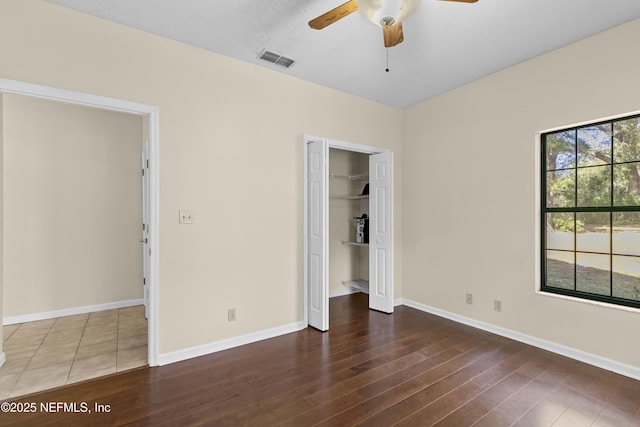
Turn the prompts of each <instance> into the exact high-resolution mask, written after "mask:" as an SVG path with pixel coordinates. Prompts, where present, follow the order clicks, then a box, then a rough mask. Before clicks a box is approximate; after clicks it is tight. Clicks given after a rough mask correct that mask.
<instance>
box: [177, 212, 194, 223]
mask: <svg viewBox="0 0 640 427" xmlns="http://www.w3.org/2000/svg"><path fill="white" fill-rule="evenodd" d="M178 222H179V223H180V224H194V223H195V219H194V218H193V211H192V210H179V211H178Z"/></svg>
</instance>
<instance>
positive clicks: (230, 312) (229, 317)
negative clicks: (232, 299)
mask: <svg viewBox="0 0 640 427" xmlns="http://www.w3.org/2000/svg"><path fill="white" fill-rule="evenodd" d="M227 320H228V321H229V322H235V321H236V309H235V308H230V309H229V310H227Z"/></svg>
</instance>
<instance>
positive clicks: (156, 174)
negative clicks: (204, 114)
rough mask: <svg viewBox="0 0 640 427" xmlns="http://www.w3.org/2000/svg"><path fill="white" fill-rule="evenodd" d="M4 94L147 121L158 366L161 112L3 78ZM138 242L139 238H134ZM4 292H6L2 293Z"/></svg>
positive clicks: (153, 344)
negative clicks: (140, 117) (117, 112)
mask: <svg viewBox="0 0 640 427" xmlns="http://www.w3.org/2000/svg"><path fill="white" fill-rule="evenodd" d="M0 93H12V94H16V95H24V96H32V97H36V98H43V99H48V100H51V101H58V102H65V103H68V104H76V105H82V106H86V107H93V108H100V109H103V110H112V111H119V112H123V113H129V114H137V115H141V116H143V117H144V118H145V119H146V120H147V126H148V131H149V135H148V136H149V247H150V249H151V254H150V255H149V306H150V307H149V327H148V349H149V350H148V362H149V366H157V365H158V334H159V330H158V282H159V274H158V272H159V269H158V267H159V265H158V260H159V256H158V255H159V249H160V242H159V240H158V237H159V234H160V233H159V231H160V229H159V225H160V222H159V211H160V209H159V207H160V203H159V195H160V179H159V178H160V171H159V166H160V161H159V160H160V157H159V149H160V140H159V130H160V122H159V120H160V119H159V115H160V109H159V108H158V107H156V106H153V105H146V104H139V103H136V102H130V101H125V100H122V99H115V98H107V97H104V96H98V95H91V94H87V93H82V92H74V91H70V90H66V89H59V88H53V87H49V86H42V85H37V84H33V83H26V82H21V81H17V80H9V79H2V78H0ZM132 238H137V236H132ZM0 291H2V290H1V289H0Z"/></svg>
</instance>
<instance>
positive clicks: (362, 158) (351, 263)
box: [329, 148, 369, 297]
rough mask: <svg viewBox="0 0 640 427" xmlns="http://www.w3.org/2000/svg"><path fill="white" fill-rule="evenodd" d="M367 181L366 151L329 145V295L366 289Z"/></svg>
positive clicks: (367, 265) (367, 282)
mask: <svg viewBox="0 0 640 427" xmlns="http://www.w3.org/2000/svg"><path fill="white" fill-rule="evenodd" d="M368 182H369V155H367V154H363V153H357V152H353V151H347V150H340V149H336V148H331V149H329V296H330V297H334V296H339V295H345V294H348V293H352V292H365V293H369V241H368V224H369V219H368V218H369V192H368V189H369V186H368ZM365 215H366V219H364V218H363V217H364V216H365ZM356 218H362V219H361V220H357V219H356ZM357 222H360V227H358V226H357V225H356V223H357ZM363 228H364V229H363ZM358 231H359V232H360V233H359V234H358Z"/></svg>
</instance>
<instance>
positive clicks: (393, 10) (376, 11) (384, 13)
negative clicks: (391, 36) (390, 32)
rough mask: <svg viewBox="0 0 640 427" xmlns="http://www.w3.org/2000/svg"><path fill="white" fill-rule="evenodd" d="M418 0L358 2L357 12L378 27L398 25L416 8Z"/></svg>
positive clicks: (362, 0)
mask: <svg viewBox="0 0 640 427" xmlns="http://www.w3.org/2000/svg"><path fill="white" fill-rule="evenodd" d="M419 3H420V0H358V12H359V13H360V14H361V15H362V16H364V17H365V18H366V19H367V20H368V21H371V22H373V23H374V24H376V25H377V26H379V27H388V26H391V25H395V24H399V23H401V22H402V21H403V20H405V19H406V18H408V17H409V16H410V15H412V14H413V13H414V12H415V11H416V9H417V8H418V4H419Z"/></svg>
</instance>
